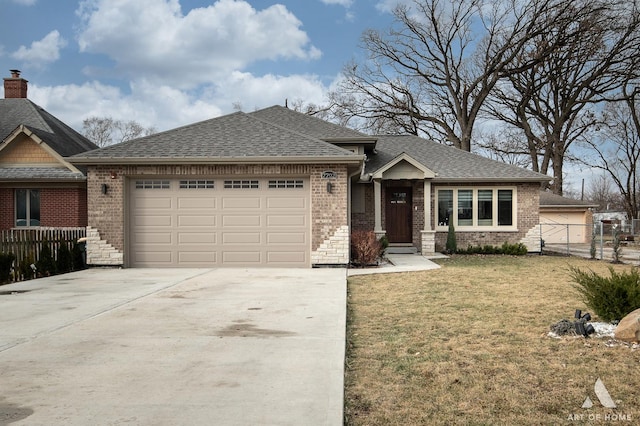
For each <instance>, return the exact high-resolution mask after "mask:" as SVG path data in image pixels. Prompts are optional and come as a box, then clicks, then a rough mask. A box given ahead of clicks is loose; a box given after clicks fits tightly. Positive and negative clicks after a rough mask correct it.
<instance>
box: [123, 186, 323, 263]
mask: <svg viewBox="0 0 640 426" xmlns="http://www.w3.org/2000/svg"><path fill="white" fill-rule="evenodd" d="M129 206H130V207H129V217H128V223H129V227H128V228H129V233H128V246H129V254H128V264H129V265H130V266H133V267H181V266H182V267H215V266H236V267H244V266H249V267H253V266H256V267H264V266H282V267H309V266H310V250H311V244H310V228H311V226H310V219H309V216H310V190H309V180H308V179H307V178H295V179H282V178H260V179H250V178H249V179H238V178H228V179H219V178H215V179H202V178H198V179H148V178H140V179H135V178H133V179H130V183H129Z"/></svg>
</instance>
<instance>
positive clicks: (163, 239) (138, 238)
mask: <svg viewBox="0 0 640 426" xmlns="http://www.w3.org/2000/svg"><path fill="white" fill-rule="evenodd" d="M172 235H173V234H171V233H170V232H136V233H134V234H133V238H134V242H135V243H138V244H171V243H172V238H171V237H172Z"/></svg>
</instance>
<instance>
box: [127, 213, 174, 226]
mask: <svg viewBox="0 0 640 426" xmlns="http://www.w3.org/2000/svg"><path fill="white" fill-rule="evenodd" d="M133 223H134V224H135V225H136V226H138V227H149V228H151V227H168V226H171V223H172V221H171V216H170V215H163V216H158V215H146V216H145V215H136V216H134V220H133Z"/></svg>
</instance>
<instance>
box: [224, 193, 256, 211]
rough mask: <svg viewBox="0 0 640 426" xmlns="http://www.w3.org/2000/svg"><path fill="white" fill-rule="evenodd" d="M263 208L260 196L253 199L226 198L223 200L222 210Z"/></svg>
mask: <svg viewBox="0 0 640 426" xmlns="http://www.w3.org/2000/svg"><path fill="white" fill-rule="evenodd" d="M260 208H262V200H261V198H260V197H258V196H253V197H224V198H223V199H222V209H223V210H230V209H240V210H251V209H260Z"/></svg>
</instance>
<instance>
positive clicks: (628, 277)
mask: <svg viewBox="0 0 640 426" xmlns="http://www.w3.org/2000/svg"><path fill="white" fill-rule="evenodd" d="M570 271H571V278H572V279H573V280H574V281H575V282H576V283H577V285H574V287H575V288H576V289H577V290H578V291H579V292H580V294H581V295H582V296H583V298H584V302H585V303H586V305H587V306H588V307H589V308H591V309H592V310H593V311H594V312H595V313H596V315H598V317H599V318H600V319H601V320H603V321H613V320H620V319H622V318H623V317H624V316H625V315H627V314H628V313H630V312H632V311H634V310H636V309H638V308H640V274H639V273H638V270H637V269H635V268H634V269H632V270H631V272H622V273H617V272H616V271H614V270H613V268H612V267H609V273H610V274H611V276H610V277H609V278H606V277H602V276H600V275H598V274H596V273H595V272H593V271H589V272H586V271H582V270H580V269H578V268H575V267H572V268H571V269H570Z"/></svg>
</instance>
